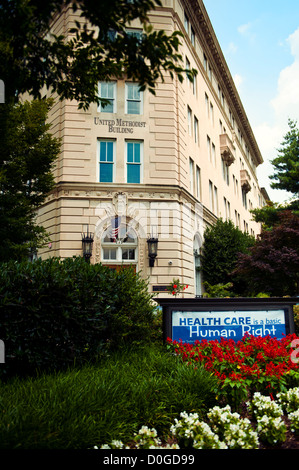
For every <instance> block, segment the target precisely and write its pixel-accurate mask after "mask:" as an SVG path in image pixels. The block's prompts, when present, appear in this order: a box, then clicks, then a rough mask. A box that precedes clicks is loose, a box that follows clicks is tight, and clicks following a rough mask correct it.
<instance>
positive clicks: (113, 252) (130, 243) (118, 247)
mask: <svg viewBox="0 0 299 470" xmlns="http://www.w3.org/2000/svg"><path fill="white" fill-rule="evenodd" d="M115 219H117V220H118V222H117V233H116V232H115V226H116V224H115V222H113V226H112V225H110V227H108V228H107V229H106V230H105V232H104V234H103V236H102V259H103V261H106V262H107V261H108V262H109V264H110V263H111V264H126V263H127V264H130V263H132V262H133V263H134V261H135V262H136V261H137V236H136V234H135V231H134V230H133V229H132V228H130V227H129V226H128V225H126V223H122V222H121V220H122V217H118V216H116V217H115Z"/></svg>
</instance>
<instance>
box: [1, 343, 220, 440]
mask: <svg viewBox="0 0 299 470" xmlns="http://www.w3.org/2000/svg"><path fill="white" fill-rule="evenodd" d="M216 383H217V379H216V377H213V376H211V375H210V373H209V372H208V371H206V370H205V369H204V368H203V367H199V368H198V369H197V370H196V369H195V368H193V367H186V365H185V364H183V363H182V362H181V361H180V359H179V358H177V357H175V356H173V355H171V354H169V353H168V352H166V351H165V349H164V348H163V347H162V345H160V346H159V347H158V346H153V345H150V344H149V345H147V346H144V347H135V348H134V349H130V348H124V349H123V350H122V351H114V352H112V353H111V355H110V356H109V357H108V358H102V360H101V361H100V362H98V363H97V364H93V365H91V364H90V365H88V364H86V365H84V366H82V367H81V368H80V369H79V368H70V370H68V371H59V372H56V373H52V374H41V375H40V376H38V377H29V378H26V379H21V378H14V379H11V380H9V381H8V382H7V383H1V382H0V415H1V420H0V448H1V449H14V448H20V449H54V448H56V449H88V448H92V447H93V446H95V445H96V446H101V445H102V444H105V443H107V442H111V441H112V439H121V440H123V441H124V442H128V441H130V440H131V439H132V436H134V433H136V432H137V431H138V430H139V429H140V427H141V426H143V425H144V426H148V427H150V428H152V427H154V428H156V429H157V431H158V432H159V435H160V436H161V437H163V438H167V436H168V435H169V433H170V426H171V424H172V423H173V421H174V419H175V418H176V417H177V416H179V413H180V412H181V411H182V410H186V412H193V411H195V410H200V412H199V414H200V416H201V418H203V417H204V416H205V414H206V413H207V411H208V409H209V408H210V407H212V406H214V405H215V404H216V397H215V393H214V392H212V390H214V389H215V385H216Z"/></svg>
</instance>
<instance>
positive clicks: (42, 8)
mask: <svg viewBox="0 0 299 470" xmlns="http://www.w3.org/2000/svg"><path fill="white" fill-rule="evenodd" d="M157 5H161V2H160V0H134V1H129V0H100V1H92V0H82V1H79V0H78V1H76V0H64V1H61V0H48V1H44V0H1V2H0V78H1V80H3V81H4V83H5V104H1V105H0V146H1V150H0V165H1V169H0V182H1V195H0V208H1V209H0V211H1V213H0V223H1V228H0V233H1V245H2V246H1V253H0V259H6V257H7V256H9V257H11V256H13V257H16V258H19V257H22V256H23V255H24V254H25V253H26V250H27V249H28V246H29V245H30V244H33V245H38V244H40V243H41V242H42V241H43V240H44V231H43V229H42V228H40V227H37V226H36V224H35V223H34V210H35V209H36V208H37V206H38V205H39V204H41V203H42V201H43V200H44V197H45V194H46V193H47V192H48V191H49V190H50V189H51V188H52V187H53V181H52V175H51V172H50V169H51V165H52V163H53V162H54V160H55V158H56V156H57V153H58V143H57V141H55V139H53V138H51V137H50V136H49V135H48V136H47V135H46V132H47V130H48V127H47V126H45V125H44V121H45V119H46V113H45V110H46V108H45V106H46V107H47V105H46V103H49V102H46V101H41V102H40V104H39V105H38V104H37V102H36V103H35V104H34V105H33V106H32V107H30V105H29V104H25V106H24V107H22V106H21V105H19V104H18V102H19V99H20V97H21V96H24V94H25V93H28V94H29V95H30V96H31V97H32V98H38V99H40V98H42V97H43V96H42V93H43V91H42V90H44V89H45V88H47V89H49V90H51V91H52V92H56V93H57V94H58V96H59V98H60V99H64V98H67V99H71V100H72V99H75V100H77V101H78V102H79V107H82V108H84V109H87V108H88V107H89V104H90V103H92V102H96V103H99V102H103V104H105V100H102V99H101V98H99V96H98V81H100V80H104V81H106V80H109V79H111V78H114V79H115V78H119V77H124V76H126V77H127V78H129V79H133V80H135V81H138V82H139V84H140V87H141V89H144V88H145V87H146V86H148V87H149V90H150V91H151V92H153V93H154V89H155V83H156V81H157V80H158V79H161V80H163V76H164V73H165V72H168V73H169V74H170V75H171V76H174V74H177V76H178V78H179V80H183V76H184V75H185V73H186V74H187V75H188V76H189V78H190V79H192V77H193V76H194V74H195V71H194V70H185V69H184V67H182V65H181V60H182V56H181V55H180V53H179V46H180V36H181V35H180V33H178V32H174V33H173V34H171V35H167V34H166V33H165V32H163V31H158V32H157V31H153V29H152V28H151V27H150V25H149V24H148V13H149V11H150V10H152V9H154V8H155V6H157ZM79 7H80V12H81V16H80V17H79V18H78V21H76V22H75V24H74V25H73V28H72V30H71V31H67V34H66V36H65V37H64V36H63V35H55V34H54V33H53V32H52V31H51V29H50V24H51V21H52V20H53V18H54V17H55V15H57V14H59V13H60V12H63V11H64V9H66V8H70V9H73V10H74V11H77V9H78V8H79ZM135 19H139V20H140V23H141V26H142V27H143V34H141V35H138V37H136V36H134V35H133V36H132V35H131V34H130V33H129V32H128V30H127V29H126V27H127V25H129V24H130V22H132V21H134V20H135ZM16 104H17V106H16V108H13V106H14V105H16ZM32 113H33V114H32ZM34 114H35V115H36V116H35V117H33V115H34ZM31 118H32V120H31ZM35 118H36V119H35ZM34 121H35V124H36V127H35V125H34Z"/></svg>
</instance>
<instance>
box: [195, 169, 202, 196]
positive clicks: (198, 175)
mask: <svg viewBox="0 0 299 470" xmlns="http://www.w3.org/2000/svg"><path fill="white" fill-rule="evenodd" d="M196 197H197V199H199V200H200V199H201V181H200V168H199V167H198V166H197V165H196Z"/></svg>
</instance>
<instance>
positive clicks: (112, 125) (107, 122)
mask: <svg viewBox="0 0 299 470" xmlns="http://www.w3.org/2000/svg"><path fill="white" fill-rule="evenodd" d="M94 123H95V124H96V125H98V126H108V132H115V133H116V134H133V132H134V129H135V128H140V127H145V126H146V122H144V121H141V122H140V121H125V120H123V119H115V120H114V119H100V118H98V117H95V118H94Z"/></svg>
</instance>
